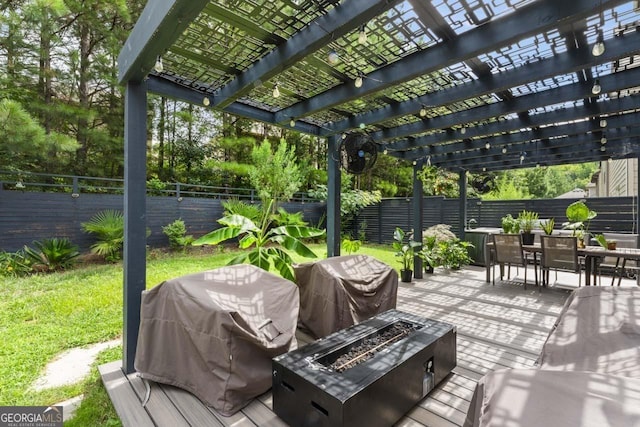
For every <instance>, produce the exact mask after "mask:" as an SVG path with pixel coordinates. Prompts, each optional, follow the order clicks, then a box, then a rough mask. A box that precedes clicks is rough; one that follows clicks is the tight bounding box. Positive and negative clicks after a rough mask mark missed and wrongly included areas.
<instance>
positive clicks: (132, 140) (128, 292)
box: [122, 82, 147, 374]
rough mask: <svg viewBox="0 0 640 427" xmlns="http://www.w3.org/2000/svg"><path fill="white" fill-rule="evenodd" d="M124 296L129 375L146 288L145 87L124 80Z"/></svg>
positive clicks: (124, 341)
mask: <svg viewBox="0 0 640 427" xmlns="http://www.w3.org/2000/svg"><path fill="white" fill-rule="evenodd" d="M124 109H125V110H124V120H125V125H124V129H125V131H124V165H125V167H124V259H123V261H124V289H123V292H124V295H123V304H124V306H123V317H124V318H123V321H124V325H123V326H124V327H123V337H122V353H123V354H122V370H123V371H124V372H125V373H127V374H129V373H131V372H133V371H134V370H135V369H134V367H133V362H134V360H135V356H136V345H137V343H138V328H139V327H140V302H141V297H142V291H144V289H145V285H146V282H145V275H146V271H147V267H146V220H145V217H146V183H147V166H146V164H147V158H146V155H147V125H146V121H147V89H146V86H145V84H144V83H134V82H127V84H126V88H125V104H124Z"/></svg>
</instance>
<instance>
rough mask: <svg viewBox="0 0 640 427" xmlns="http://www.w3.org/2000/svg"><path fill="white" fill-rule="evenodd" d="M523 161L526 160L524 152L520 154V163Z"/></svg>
mask: <svg viewBox="0 0 640 427" xmlns="http://www.w3.org/2000/svg"><path fill="white" fill-rule="evenodd" d="M522 162H524V154H521V155H520V164H522Z"/></svg>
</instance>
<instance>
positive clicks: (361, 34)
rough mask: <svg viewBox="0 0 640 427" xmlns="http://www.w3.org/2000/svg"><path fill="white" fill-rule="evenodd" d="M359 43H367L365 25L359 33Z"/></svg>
mask: <svg viewBox="0 0 640 427" xmlns="http://www.w3.org/2000/svg"><path fill="white" fill-rule="evenodd" d="M358 43H359V44H362V45H365V44H367V27H366V26H364V25H363V26H362V27H360V32H359V33H358Z"/></svg>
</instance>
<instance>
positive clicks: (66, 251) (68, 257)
mask: <svg viewBox="0 0 640 427" xmlns="http://www.w3.org/2000/svg"><path fill="white" fill-rule="evenodd" d="M33 246H35V247H36V249H33V248H30V247H28V246H25V247H24V253H25V255H26V256H27V257H28V258H29V260H30V261H31V263H32V265H31V267H32V268H33V269H35V270H38V271H48V272H51V271H57V270H64V269H65V268H69V267H73V265H74V263H75V261H76V258H77V257H78V255H80V252H78V247H77V246H76V245H74V244H72V243H71V241H70V240H69V239H67V238H66V237H64V238H61V239H58V238H56V237H54V238H51V239H45V240H43V241H41V242H39V241H35V242H33Z"/></svg>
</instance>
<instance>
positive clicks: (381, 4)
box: [118, 0, 640, 373]
mask: <svg viewBox="0 0 640 427" xmlns="http://www.w3.org/2000/svg"><path fill="white" fill-rule="evenodd" d="M636 7H637V4H636V2H635V1H622V0H571V1H558V0H506V1H505V0H494V1H491V2H483V1H476V0H432V1H424V0H404V1H399V0H368V1H365V0H343V1H337V0H269V1H267V0H152V1H150V2H148V4H147V5H146V7H145V9H144V11H143V12H142V15H141V17H140V18H139V20H138V22H137V23H136V25H135V28H134V29H133V31H132V32H131V34H130V36H129V39H128V40H127V42H126V44H125V46H124V48H123V49H122V52H121V53H120V56H119V58H118V67H119V75H118V78H119V81H120V83H122V84H123V85H125V87H126V92H125V183H126V184H125V236H126V238H125V250H124V336H123V345H124V355H123V369H124V371H125V372H127V373H129V372H132V371H133V370H134V368H133V361H134V357H135V347H136V341H137V334H138V326H139V321H140V317H139V315H140V313H139V307H140V296H141V292H142V291H143V290H144V289H145V273H146V271H145V270H146V264H145V215H146V208H145V184H146V166H145V164H146V141H147V125H146V118H147V93H149V92H150V93H154V94H158V95H161V96H165V97H170V98H175V99H178V100H182V101H185V102H190V103H193V104H196V105H200V106H203V107H206V108H213V109H217V110H221V111H225V112H228V113H231V114H234V115H238V116H242V117H246V118H250V119H253V120H256V121H260V122H265V123H269V124H273V125H276V126H280V127H283V128H287V129H295V130H297V131H300V132H304V133H307V134H311V135H316V136H319V137H324V138H326V140H327V143H328V152H329V156H328V164H329V170H328V179H329V185H328V187H329V199H328V202H327V236H328V239H327V246H328V254H329V256H333V255H337V254H339V243H340V239H339V232H340V215H339V209H340V199H339V189H340V172H339V165H338V162H337V159H336V156H335V155H334V154H333V153H335V152H336V150H337V149H338V147H339V144H340V141H341V139H342V138H343V136H344V135H345V134H349V133H366V134H368V135H370V136H371V137H372V138H373V140H374V141H375V142H376V144H377V148H378V151H379V152H380V153H381V154H382V155H390V156H394V157H397V158H399V159H403V160H406V161H407V162H410V163H412V164H413V165H414V192H413V196H414V197H413V218H414V219H413V225H414V230H417V231H416V232H419V231H421V230H422V223H421V219H422V187H421V184H420V181H419V180H418V179H415V177H416V174H417V173H418V171H420V169H421V168H422V167H423V166H424V165H426V164H430V165H436V166H440V167H443V168H447V169H449V170H452V171H456V172H458V173H459V174H460V186H461V194H462V195H464V194H465V191H466V173H467V171H473V172H482V171H495V170H504V169H514V168H525V167H533V166H537V165H541V166H548V165H557V164H564V163H579V162H587V161H603V160H608V159H620V158H628V157H637V156H638V154H639V152H640V151H639V150H638V143H637V136H638V134H639V133H640V128H639V127H638V126H637V123H636V122H637V121H638V117H640V116H639V114H638V111H639V109H640V97H639V96H638V95H636V93H637V89H636V87H638V86H640V68H637V67H636V66H637V64H638V57H636V56H635V55H637V54H638V53H640V31H639V30H640V10H639V9H636ZM598 42H603V45H600V44H598ZM596 44H598V45H597V46H596ZM603 47H604V48H603ZM460 199H461V203H460V206H461V209H460V212H461V213H460V215H461V219H462V221H461V223H462V224H464V223H465V221H464V219H465V216H466V215H465V209H466V208H465V206H466V203H465V197H464V196H463V197H461V198H460Z"/></svg>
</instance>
